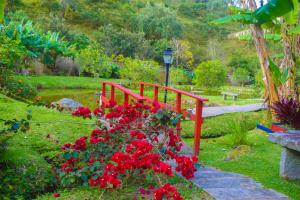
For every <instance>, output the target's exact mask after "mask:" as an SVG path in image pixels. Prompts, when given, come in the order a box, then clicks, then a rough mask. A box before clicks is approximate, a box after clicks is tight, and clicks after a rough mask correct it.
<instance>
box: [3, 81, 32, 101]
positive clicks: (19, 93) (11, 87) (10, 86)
mask: <svg viewBox="0 0 300 200" xmlns="http://www.w3.org/2000/svg"><path fill="white" fill-rule="evenodd" d="M3 88H4V89H5V90H6V92H7V93H8V94H7V95H9V96H12V97H15V98H21V99H22V98H25V99H33V98H34V97H35V96H36V95H37V90H36V88H35V87H33V86H32V85H30V84H29V83H28V82H26V81H24V80H17V79H16V78H14V77H10V78H8V80H7V81H6V82H5V84H4V85H3Z"/></svg>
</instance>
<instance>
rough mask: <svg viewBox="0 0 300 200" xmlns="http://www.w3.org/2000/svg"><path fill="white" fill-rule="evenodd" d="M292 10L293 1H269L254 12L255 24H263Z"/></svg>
mask: <svg viewBox="0 0 300 200" xmlns="http://www.w3.org/2000/svg"><path fill="white" fill-rule="evenodd" d="M293 10H294V4H293V0H270V1H269V2H268V3H267V4H266V5H264V6H262V7H260V8H259V9H257V10H256V11H254V16H255V20H256V23H257V24H264V23H266V22H269V21H272V20H274V19H276V18H277V17H281V16H284V15H286V14H287V13H289V12H291V11H293Z"/></svg>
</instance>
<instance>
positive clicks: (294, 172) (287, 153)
mask: <svg viewBox="0 0 300 200" xmlns="http://www.w3.org/2000/svg"><path fill="white" fill-rule="evenodd" d="M280 176H281V177H283V178H286V179H290V180H300V152H298V151H295V150H292V149H288V148H285V147H283V148H282V152H281V161H280Z"/></svg>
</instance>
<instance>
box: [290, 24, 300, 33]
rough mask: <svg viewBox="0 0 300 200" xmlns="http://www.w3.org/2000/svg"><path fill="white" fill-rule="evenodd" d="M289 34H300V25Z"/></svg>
mask: <svg viewBox="0 0 300 200" xmlns="http://www.w3.org/2000/svg"><path fill="white" fill-rule="evenodd" d="M289 34H300V26H296V27H295V28H292V29H291V30H290V31H289Z"/></svg>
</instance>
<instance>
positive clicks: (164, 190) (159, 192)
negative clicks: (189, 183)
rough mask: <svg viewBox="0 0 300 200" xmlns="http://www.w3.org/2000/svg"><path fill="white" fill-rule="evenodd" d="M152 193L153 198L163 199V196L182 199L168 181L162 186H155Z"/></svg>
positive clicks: (175, 199)
mask: <svg viewBox="0 0 300 200" xmlns="http://www.w3.org/2000/svg"><path fill="white" fill-rule="evenodd" d="M153 195H154V199H155V200H163V199H164V197H165V198H166V199H172V200H183V198H182V197H181V196H180V194H179V192H178V191H177V190H176V188H175V187H174V186H172V185H171V184H170V183H167V184H165V185H163V186H162V187H160V188H157V189H156V190H155V191H154V192H153Z"/></svg>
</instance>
